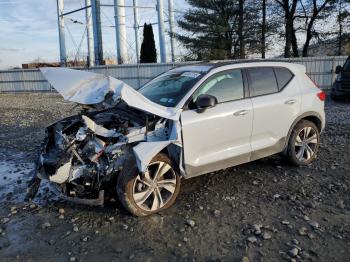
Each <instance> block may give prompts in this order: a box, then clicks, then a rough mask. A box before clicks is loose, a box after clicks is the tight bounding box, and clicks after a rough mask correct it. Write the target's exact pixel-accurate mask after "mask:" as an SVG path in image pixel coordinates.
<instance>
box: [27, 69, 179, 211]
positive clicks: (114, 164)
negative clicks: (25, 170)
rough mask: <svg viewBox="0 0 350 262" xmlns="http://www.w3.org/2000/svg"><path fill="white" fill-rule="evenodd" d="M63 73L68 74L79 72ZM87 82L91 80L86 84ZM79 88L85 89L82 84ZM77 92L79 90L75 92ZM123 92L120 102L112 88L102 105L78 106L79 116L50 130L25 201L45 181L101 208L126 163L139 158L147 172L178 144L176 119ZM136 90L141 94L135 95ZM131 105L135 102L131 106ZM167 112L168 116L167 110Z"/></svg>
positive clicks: (69, 196) (72, 197)
mask: <svg viewBox="0 0 350 262" xmlns="http://www.w3.org/2000/svg"><path fill="white" fill-rule="evenodd" d="M54 70H55V71H57V70H62V69H54ZM63 70H65V71H68V72H69V73H71V71H76V70H70V69H63ZM58 72H59V73H60V72H61V71H58ZM87 74H93V73H87ZM93 75H95V74H93ZM44 76H45V74H44ZM48 80H50V77H49V78H48ZM54 80H55V79H54ZM78 80H79V79H78ZM114 80H115V81H119V80H116V79H114ZM52 82H55V81H52ZM52 82H50V83H51V84H52ZM86 83H89V82H87V81H84V84H86ZM54 87H55V85H54ZM79 87H80V88H83V86H81V85H80V86H79ZM95 88H96V90H97V95H99V96H101V95H100V94H98V92H101V90H103V89H101V87H99V85H98V84H97V86H95ZM123 88H124V89H123ZM73 89H74V88H73ZM58 91H60V90H59V88H58ZM61 91H62V90H61ZM69 91H70V90H69ZM74 91H75V92H78V93H79V92H81V90H80V89H77V88H75V89H74ZM117 91H118V90H117ZM90 92H91V93H93V92H92V91H91V90H90ZM119 92H120V94H119V96H118V97H117V98H116V96H115V93H116V92H113V90H112V91H111V90H110V86H108V90H107V92H105V93H104V94H103V96H102V100H101V101H97V103H95V104H92V105H91V104H86V103H85V104H80V103H78V104H80V105H81V106H82V111H81V113H80V114H78V115H74V116H71V117H68V118H65V119H62V120H60V121H58V122H56V123H54V124H52V125H50V126H49V127H47V129H46V135H45V139H44V141H43V145H42V151H41V153H40V157H39V159H38V161H37V164H36V171H35V174H34V176H33V179H32V181H31V183H30V185H29V188H28V194H27V199H32V198H33V197H34V196H35V194H36V193H37V191H38V188H39V185H40V181H41V180H42V179H47V180H49V181H51V182H53V184H54V185H55V187H56V188H57V189H58V191H59V192H60V194H61V196H63V197H64V198H66V199H70V200H74V201H76V202H78V203H83V204H92V205H102V204H103V202H104V199H105V198H106V197H107V196H108V192H109V191H111V193H112V194H113V193H114V191H115V189H116V183H117V177H118V174H119V173H120V171H121V170H122V169H123V167H124V164H125V161H130V159H134V160H136V164H137V166H138V168H139V170H140V172H144V171H145V169H146V168H147V164H148V162H149V161H150V160H151V158H152V157H153V156H154V154H157V153H158V152H159V151H161V150H162V149H164V148H165V147H167V146H169V145H170V144H172V143H176V141H177V140H178V137H179V136H178V123H177V121H173V120H171V119H168V118H167V117H163V116H160V115H159V114H158V115H157V114H154V113H152V112H150V111H151V110H142V109H144V108H145V107H146V109H147V107H149V106H150V104H149V103H152V102H148V101H146V102H147V105H144V106H143V105H142V104H140V102H142V100H144V99H145V98H143V97H140V95H139V94H138V93H137V91H135V90H131V88H130V87H127V88H126V87H125V86H122V89H121V90H119ZM123 92H124V93H123ZM134 92H136V93H137V94H135V97H133V93H134ZM60 93H62V92H60ZM93 94H94V93H93ZM74 95H75V96H76V93H74ZM63 96H64V95H63ZM123 96H124V97H125V99H123ZM64 97H65V96H64ZM82 97H83V95H82ZM65 98H66V97H65ZM128 99H129V100H128ZM66 100H68V99H66ZM128 101H131V102H129V103H127V102H128ZM133 101H136V102H137V103H139V104H140V106H139V107H140V108H142V109H140V108H137V106H134V105H132V103H133ZM151 106H153V105H152V104H151ZM160 110H162V108H160V107H159V106H158V105H157V108H155V111H157V112H158V111H159V112H160V113H162V111H160ZM164 114H165V116H167V114H169V112H168V111H167V109H166V110H165V111H164ZM177 143H178V142H177ZM179 146H181V144H179V143H178V145H177V146H176V148H178V147H179ZM175 151H177V152H175V153H176V154H178V153H179V151H178V149H175ZM173 154H174V152H173ZM179 161H180V160H177V161H176V162H177V163H179Z"/></svg>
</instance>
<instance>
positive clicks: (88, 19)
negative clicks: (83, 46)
mask: <svg viewBox="0 0 350 262" xmlns="http://www.w3.org/2000/svg"><path fill="white" fill-rule="evenodd" d="M85 6H91V0H85ZM85 17H86V31H87V34H86V37H87V39H86V41H87V47H88V56H89V58H88V65H89V66H94V65H95V50H94V38H93V31H92V12H91V7H89V8H86V9H85Z"/></svg>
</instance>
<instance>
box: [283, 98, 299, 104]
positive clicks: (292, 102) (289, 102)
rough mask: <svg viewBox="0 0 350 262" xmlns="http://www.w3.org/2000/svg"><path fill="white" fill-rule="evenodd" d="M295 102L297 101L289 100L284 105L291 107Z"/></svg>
mask: <svg viewBox="0 0 350 262" xmlns="http://www.w3.org/2000/svg"><path fill="white" fill-rule="evenodd" d="M296 102H297V100H295V99H289V100H287V101H286V102H284V103H285V104H286V105H293V104H295V103H296Z"/></svg>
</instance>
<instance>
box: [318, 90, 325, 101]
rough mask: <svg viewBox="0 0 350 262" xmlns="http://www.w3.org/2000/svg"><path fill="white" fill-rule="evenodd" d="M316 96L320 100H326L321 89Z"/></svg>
mask: <svg viewBox="0 0 350 262" xmlns="http://www.w3.org/2000/svg"><path fill="white" fill-rule="evenodd" d="M317 96H318V98H319V99H320V100H321V101H324V100H326V93H325V92H323V91H321V92H319V93H317Z"/></svg>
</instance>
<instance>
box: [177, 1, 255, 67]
mask: <svg viewBox="0 0 350 262" xmlns="http://www.w3.org/2000/svg"><path fill="white" fill-rule="evenodd" d="M254 1H255V0H211V1H203V0H187V2H188V4H189V5H191V8H190V9H189V10H187V11H186V12H185V14H184V16H183V18H182V19H180V20H179V21H178V25H179V27H180V28H181V29H182V32H183V33H181V34H175V36H176V37H177V39H178V40H179V41H180V42H182V43H183V44H184V45H185V47H187V49H189V50H190V52H191V54H192V59H198V60H219V59H232V58H244V57H245V56H246V54H250V53H252V52H255V51H256V50H257V43H258V42H259V40H260V38H259V37H260V35H261V28H260V27H258V26H257V24H259V21H258V17H257V16H256V13H257V10H258V9H259V8H260V7H259V6H256V5H255V4H254ZM258 49H259V51H258V52H260V50H261V48H260V47H259V48H258Z"/></svg>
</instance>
